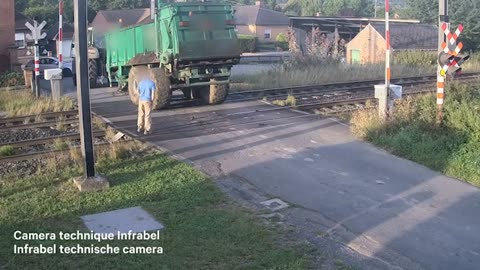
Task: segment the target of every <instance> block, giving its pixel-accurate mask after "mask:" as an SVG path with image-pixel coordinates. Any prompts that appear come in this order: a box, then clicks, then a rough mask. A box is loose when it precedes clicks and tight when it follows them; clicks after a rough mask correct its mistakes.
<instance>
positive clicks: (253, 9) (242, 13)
mask: <svg viewBox="0 0 480 270" xmlns="http://www.w3.org/2000/svg"><path fill="white" fill-rule="evenodd" d="M235 21H236V22H235V23H236V24H237V25H290V19H289V18H288V17H287V16H285V15H284V14H283V13H281V12H277V11H274V10H271V9H266V8H262V7H260V6H236V7H235Z"/></svg>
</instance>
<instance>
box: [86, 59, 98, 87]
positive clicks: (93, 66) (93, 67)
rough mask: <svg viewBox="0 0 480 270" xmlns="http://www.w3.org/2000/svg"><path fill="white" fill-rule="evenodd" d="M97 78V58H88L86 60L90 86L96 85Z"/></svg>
mask: <svg viewBox="0 0 480 270" xmlns="http://www.w3.org/2000/svg"><path fill="white" fill-rule="evenodd" d="M97 79H98V69H97V60H96V59H89V60H88V81H89V82H90V88H95V87H97Z"/></svg>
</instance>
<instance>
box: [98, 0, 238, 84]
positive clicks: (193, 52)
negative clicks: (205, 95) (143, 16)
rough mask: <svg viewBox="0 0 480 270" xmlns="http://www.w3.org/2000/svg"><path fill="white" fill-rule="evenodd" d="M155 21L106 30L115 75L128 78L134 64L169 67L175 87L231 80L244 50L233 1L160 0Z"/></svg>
mask: <svg viewBox="0 0 480 270" xmlns="http://www.w3.org/2000/svg"><path fill="white" fill-rule="evenodd" d="M158 6H159V8H158V9H157V12H156V16H155V19H154V20H153V22H150V23H146V24H142V25H137V26H133V27H129V28H125V29H119V30H117V31H113V32H111V33H108V34H106V36H105V45H106V67H107V72H108V74H109V79H110V81H112V82H115V81H117V82H119V84H122V83H124V82H126V81H127V80H128V76H129V73H130V71H131V68H133V67H136V66H148V67H149V68H152V67H154V68H156V67H159V68H162V69H164V70H165V71H166V72H167V74H168V76H169V77H170V79H171V86H170V87H171V88H172V89H175V88H177V89H179V88H192V89H193V88H194V87H200V86H207V85H210V84H211V83H212V81H213V83H215V84H227V83H228V82H229V77H230V70H231V67H232V65H234V64H236V63H238V61H239V58H240V50H239V47H238V43H237V36H236V33H235V27H234V20H233V14H234V10H233V8H232V7H231V6H230V5H226V4H221V3H210V2H199V3H195V2H188V3H168V4H166V3H161V2H160V1H159V2H158Z"/></svg>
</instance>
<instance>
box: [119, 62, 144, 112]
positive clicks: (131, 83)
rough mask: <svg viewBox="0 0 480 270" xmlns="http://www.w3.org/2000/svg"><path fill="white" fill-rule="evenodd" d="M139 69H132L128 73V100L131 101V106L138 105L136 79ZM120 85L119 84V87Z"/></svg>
mask: <svg viewBox="0 0 480 270" xmlns="http://www.w3.org/2000/svg"><path fill="white" fill-rule="evenodd" d="M139 72H140V69H139V68H138V67H132V68H131V69H130V72H129V73H128V94H129V95H130V100H132V102H133V104H135V105H138V91H137V87H138V79H139V78H138V77H139V76H140V74H139ZM120 84H121V83H119V84H118V85H119V87H121V86H120Z"/></svg>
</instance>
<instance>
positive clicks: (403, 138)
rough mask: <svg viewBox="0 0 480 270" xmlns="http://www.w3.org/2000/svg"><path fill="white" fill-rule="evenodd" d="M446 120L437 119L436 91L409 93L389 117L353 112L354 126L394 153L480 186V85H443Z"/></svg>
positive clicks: (373, 113) (359, 132)
mask: <svg viewBox="0 0 480 270" xmlns="http://www.w3.org/2000/svg"><path fill="white" fill-rule="evenodd" d="M446 93H448V96H447V99H446V101H445V105H444V122H443V125H441V126H439V125H437V124H436V123H435V122H436V97H435V95H434V94H428V95H421V96H409V97H407V98H405V99H403V100H401V101H400V102H398V103H397V104H396V108H395V114H394V116H393V117H391V119H390V120H389V121H388V122H387V123H382V121H380V119H378V115H377V112H376V111H375V110H364V111H357V112H355V113H354V114H353V115H352V119H351V127H352V131H353V132H354V133H355V134H356V135H357V136H359V137H360V138H363V139H365V140H368V141H370V142H372V143H373V144H375V145H378V146H380V147H383V148H385V149H386V150H388V151H390V152H392V153H393V154H396V155H399V156H401V157H404V158H407V159H410V160H413V161H415V162H418V163H420V164H423V165H425V166H427V167H430V168H432V169H434V170H437V171H441V172H442V173H444V174H446V175H449V176H452V177H455V178H458V179H461V180H464V181H466V182H468V183H470V184H472V185H476V186H480V155H479V153H480V87H479V86H478V84H477V85H476V86H471V85H470V86H468V85H458V84H452V85H450V86H448V87H447V90H446Z"/></svg>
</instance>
